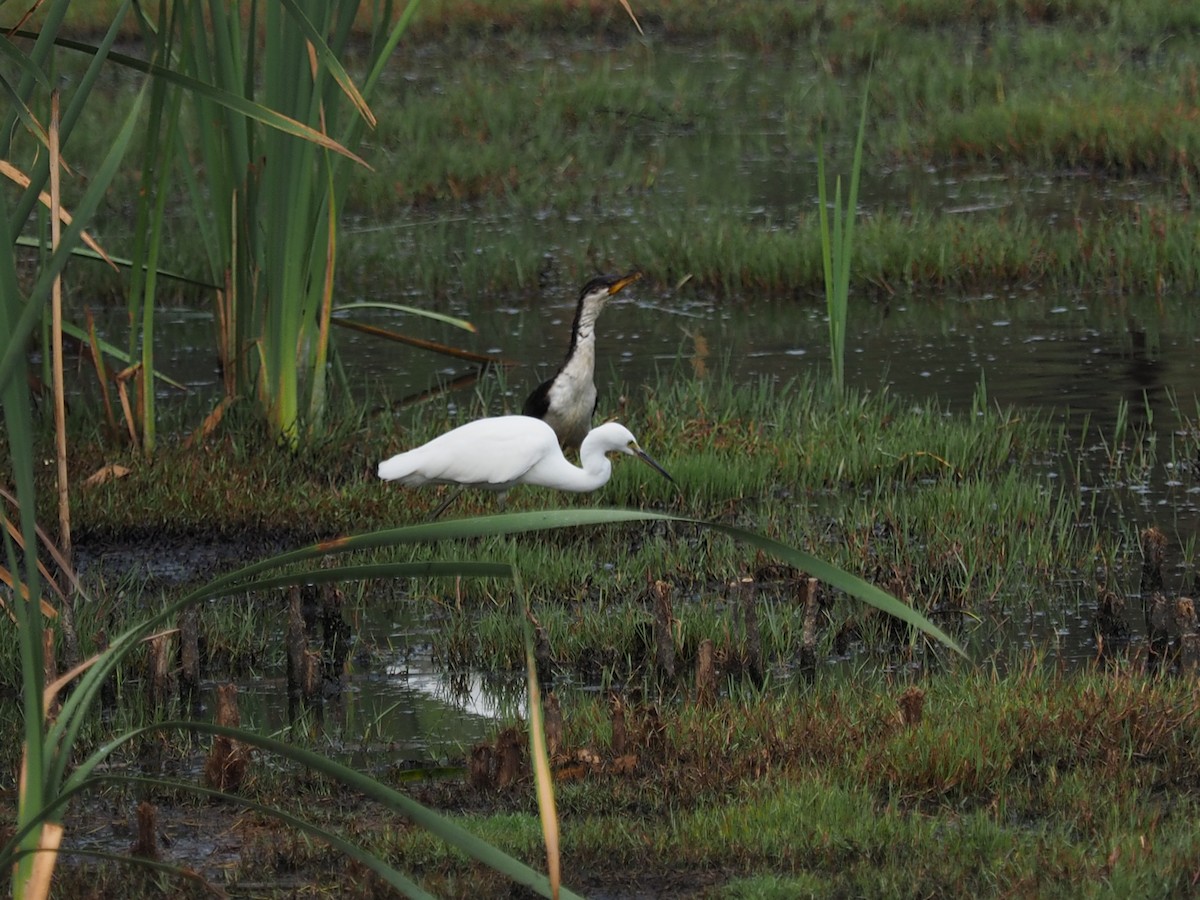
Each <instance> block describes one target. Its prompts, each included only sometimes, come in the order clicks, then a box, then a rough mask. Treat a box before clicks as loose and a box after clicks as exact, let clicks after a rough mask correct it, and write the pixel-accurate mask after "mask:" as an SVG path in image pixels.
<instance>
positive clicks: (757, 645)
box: [741, 578, 767, 687]
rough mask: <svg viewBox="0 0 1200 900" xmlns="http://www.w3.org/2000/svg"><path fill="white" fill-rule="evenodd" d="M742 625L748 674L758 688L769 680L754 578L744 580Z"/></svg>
mask: <svg viewBox="0 0 1200 900" xmlns="http://www.w3.org/2000/svg"><path fill="white" fill-rule="evenodd" d="M741 586H742V623H743V625H744V626H745V628H746V674H748V675H749V676H750V680H751V681H752V682H753V683H754V684H755V685H756V686H758V687H762V685H763V683H764V682H765V681H766V680H767V676H766V670H765V669H764V668H763V661H762V635H761V634H760V633H759V630H758V588H757V586H756V585H755V583H754V579H753V578H743V579H742V583H741Z"/></svg>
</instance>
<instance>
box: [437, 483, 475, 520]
mask: <svg viewBox="0 0 1200 900" xmlns="http://www.w3.org/2000/svg"><path fill="white" fill-rule="evenodd" d="M465 490H466V488H462V487H460V488H458V489H457V490H455V491H454V492H453V493H452V494H451V495H450V496H449V497H447V498H446V499H445V500H443V501H442V505H441V506H439V507H438V508H437V509H435V510H434V511H433V512H432V513H431V514H430V516H429V521H430V522H432V521H433V520H434V519H436V518H437V517H438V516H440V515H441V514H442V513H444V512H445V511H446V510H447V509H448V508H449V506H450V504H451V503H453V502H454V501H455V500H457V499H458V498H459V496H461V494H462V492H463V491H465Z"/></svg>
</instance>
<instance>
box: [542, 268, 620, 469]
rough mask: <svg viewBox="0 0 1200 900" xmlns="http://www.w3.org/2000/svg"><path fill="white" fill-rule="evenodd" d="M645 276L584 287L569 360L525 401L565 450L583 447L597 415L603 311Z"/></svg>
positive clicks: (593, 282)
mask: <svg viewBox="0 0 1200 900" xmlns="http://www.w3.org/2000/svg"><path fill="white" fill-rule="evenodd" d="M641 277H642V273H641V272H630V273H629V274H627V275H601V276H599V277H597V278H593V279H592V280H591V281H589V282H588V283H587V284H585V285H584V286H583V290H582V291H580V292H579V305H578V306H577V307H576V308H575V321H574V322H573V323H572V324H571V346H570V347H568V348H567V356H566V359H564V360H563V364H562V365H561V366H559V367H558V371H557V372H555V373H554V377H553V378H551V379H549V380H548V381H544V382H542V383H541V384H540V385H538V386H537V388H536V389H535V390H534V391H533V393H532V394H530V395H529V397H528V399H526V401H525V408H524V409H523V410H522V412H524V413H525V415H527V416H532V417H533V418H535V419H543V420H545V421H546V422H547V423H549V425H550V427H551V428H553V429H554V433H555V434H556V435H558V442H559V444H560V445H562V447H563V448H564V449H572V450H574V449H579V448H580V446H581V444H582V443H583V439H584V437H585V436H586V435H587V433H588V430H589V429H590V428H591V427H592V416H593V415H594V414H595V412H596V404H597V402H598V401H597V398H596V382H595V370H596V319H597V317H598V316H599V315H600V310H602V309H604V304H606V303H607V302H608V298H609V297H611V296H613V294H615V293H617V292H618V291H620V290H621V289H622V288H625V287H628V286H629V285H631V284H633V283H634V282H635V281H637V280H638V279H639V278H641Z"/></svg>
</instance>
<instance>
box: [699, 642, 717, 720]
mask: <svg viewBox="0 0 1200 900" xmlns="http://www.w3.org/2000/svg"><path fill="white" fill-rule="evenodd" d="M716 696H717V665H716V648H715V647H714V646H713V642H712V641H711V640H710V639H709V638H705V639H704V640H702V641H701V642H700V646H699V648H697V651H696V703H697V704H698V705H700V706H708V705H709V704H710V703H712V702H713V700H715V699H716Z"/></svg>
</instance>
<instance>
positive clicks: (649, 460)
mask: <svg viewBox="0 0 1200 900" xmlns="http://www.w3.org/2000/svg"><path fill="white" fill-rule="evenodd" d="M633 452H634V454H635V455H636V456H637V458H638V459H640V460H641V461H642V462H644V463H645V464H646V465H648V466H650V467H651V468H652V469H654V470H655V471H656V472H658V474H659V475H661V476H662V477H663V478H665V479H667V481H669V482H671V484H674V483H675V479H674V478H672V477H671V473H670V472H668V471H667V470H666V469H664V468H663V467H662V466H660V465H659V464H658V463H657V462H655V460H654V457H653V456H651V455H650V454H649V453H647V452H646V451H645V450H643V449H642V448H641V447H637V448H635V449H634V451H633Z"/></svg>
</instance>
